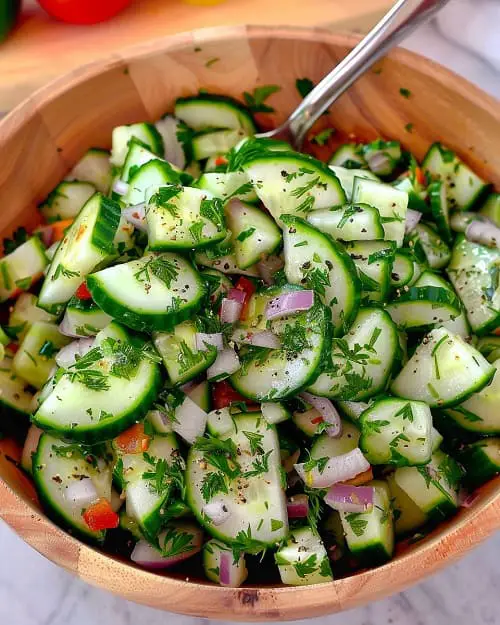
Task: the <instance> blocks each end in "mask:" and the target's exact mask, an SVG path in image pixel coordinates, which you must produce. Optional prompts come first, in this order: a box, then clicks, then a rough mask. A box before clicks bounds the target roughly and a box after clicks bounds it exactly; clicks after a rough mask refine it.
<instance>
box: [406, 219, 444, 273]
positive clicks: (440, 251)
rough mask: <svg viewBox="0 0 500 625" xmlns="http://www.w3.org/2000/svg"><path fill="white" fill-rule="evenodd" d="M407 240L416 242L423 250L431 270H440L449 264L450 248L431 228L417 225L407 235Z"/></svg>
mask: <svg viewBox="0 0 500 625" xmlns="http://www.w3.org/2000/svg"><path fill="white" fill-rule="evenodd" d="M409 240H410V241H413V243H414V244H415V241H418V242H419V243H420V245H421V246H422V249H423V250H424V253H425V257H426V259H427V262H428V263H429V267H431V268H432V269H442V268H443V267H446V265H447V264H448V263H449V262H450V258H451V251H450V248H449V247H448V246H447V245H446V243H445V242H444V241H443V239H442V238H441V235H440V234H438V233H437V232H436V231H435V230H434V228H433V227H432V226H430V225H429V224H424V223H419V224H417V225H416V226H415V228H414V230H413V232H412V233H411V234H410V235H409Z"/></svg>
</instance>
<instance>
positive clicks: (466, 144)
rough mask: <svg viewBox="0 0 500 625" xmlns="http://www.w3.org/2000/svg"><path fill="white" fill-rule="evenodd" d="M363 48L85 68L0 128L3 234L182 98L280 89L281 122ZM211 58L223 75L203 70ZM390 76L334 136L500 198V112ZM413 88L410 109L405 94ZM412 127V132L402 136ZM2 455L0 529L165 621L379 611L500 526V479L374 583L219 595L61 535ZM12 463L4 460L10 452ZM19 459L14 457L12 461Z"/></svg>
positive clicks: (298, 44)
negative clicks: (445, 164)
mask: <svg viewBox="0 0 500 625" xmlns="http://www.w3.org/2000/svg"><path fill="white" fill-rule="evenodd" d="M354 41H355V40H354V39H352V38H349V37H344V36H338V35H332V34H329V33H327V32H324V31H320V30H298V29H293V28H290V29H284V28H277V29H270V28H262V27H243V26H241V27H233V28H222V29H209V30H204V31H197V32H194V33H184V34H180V35H176V36H174V37H171V38H167V39H165V40H162V41H159V42H154V43H150V44H145V45H142V46H141V47H140V48H135V49H133V50H130V51H126V52H123V53H120V54H115V55H114V56H113V57H112V58H110V59H108V60H106V61H102V62H98V63H95V64H92V65H89V66H87V67H84V68H81V69H79V70H77V71H75V72H73V73H72V74H70V75H69V76H67V77H65V78H62V79H59V80H57V81H56V82H55V83H54V84H52V85H50V86H48V87H45V88H43V89H42V90H40V91H39V92H37V93H36V94H35V95H33V96H32V97H31V98H30V99H29V100H27V101H26V102H25V103H24V104H22V105H21V106H19V107H18V108H17V109H16V110H15V111H13V112H12V113H11V114H10V115H9V116H8V117H7V118H6V119H5V120H4V121H3V122H2V123H0V149H1V153H2V155H3V162H4V166H3V167H2V168H0V205H2V206H3V207H4V210H3V211H2V213H1V215H0V230H1V231H2V232H3V233H4V234H7V233H8V232H9V231H10V230H11V229H12V228H13V227H14V226H15V225H17V224H19V223H23V222H26V221H27V220H29V219H31V220H32V221H33V220H34V219H35V217H33V215H34V210H33V209H34V206H35V205H36V203H37V202H39V201H40V200H41V199H42V198H43V196H44V195H46V194H47V192H48V191H50V189H51V188H52V187H53V186H54V185H55V184H56V183H57V181H58V180H59V179H60V178H61V176H62V175H64V173H65V171H66V170H68V169H69V168H70V167H71V165H72V164H73V163H74V162H75V160H76V159H77V158H78V157H79V156H80V155H82V154H83V153H84V152H85V150H86V149H87V148H88V147H90V146H92V145H100V146H103V147H106V146H108V145H109V138H110V135H111V129H112V128H113V126H116V125H118V124H122V123H127V122H132V121H139V120H142V119H144V118H149V119H151V120H153V119H154V118H156V117H158V116H159V115H160V114H162V113H164V112H165V111H167V110H169V109H171V108H172V103H173V101H174V99H175V97H177V96H179V95H185V94H188V93H193V92H195V91H196V90H197V89H199V88H200V87H202V88H207V89H210V90H215V91H219V92H221V93H229V94H231V95H233V96H236V97H238V96H241V92H242V91H243V90H251V89H253V88H254V87H255V86H256V85H259V84H266V83H278V84H280V85H281V86H282V91H281V92H279V93H277V94H275V95H273V96H272V97H273V99H272V100H271V103H272V104H273V105H274V106H275V107H276V109H277V110H279V111H280V112H279V114H278V115H277V116H276V121H279V120H282V119H283V118H284V117H285V115H286V114H287V113H288V112H289V111H290V110H291V109H292V108H293V107H294V106H295V105H296V104H297V103H298V100H299V96H298V94H297V92H296V89H295V80H296V78H302V77H305V76H307V77H309V78H311V79H313V80H318V79H319V78H320V77H322V76H323V75H324V74H325V73H326V72H327V71H328V70H329V69H330V68H331V66H332V64H333V63H334V62H335V61H337V60H338V59H340V58H341V57H342V56H343V55H344V54H345V53H346V52H347V50H348V49H349V48H350V47H351V46H352V45H353V43H354ZM198 48H201V49H202V52H203V51H205V52H206V51H209V52H210V54H212V53H213V50H217V55H218V57H219V58H220V63H216V64H214V65H212V67H211V68H210V70H209V69H207V68H206V67H205V62H204V57H203V56H202V55H201V53H200V52H196V51H195V50H197V49H198ZM379 69H381V70H382V71H381V72H378V71H377V72H376V73H375V72H371V73H369V74H368V75H366V76H365V77H363V78H362V79H361V80H360V81H359V82H358V83H357V84H356V85H355V86H354V87H353V88H352V89H350V90H349V92H348V93H347V94H345V95H344V96H343V97H342V98H341V99H340V100H339V101H338V102H337V103H336V104H335V106H334V107H333V110H332V115H331V116H332V120H333V124H334V125H335V127H336V128H338V129H339V131H342V132H343V133H350V132H352V133H355V134H356V135H357V136H359V137H362V138H365V139H368V138H374V137H376V136H379V135H382V136H383V137H385V138H393V139H398V140H400V141H401V142H402V143H403V145H404V146H405V147H407V148H408V149H411V150H412V151H413V152H415V154H416V155H417V157H419V158H421V157H422V156H423V154H424V152H425V151H426V149H427V147H428V146H429V144H430V143H431V142H432V141H434V140H440V141H443V142H445V143H446V144H448V145H449V146H450V147H451V148H453V149H455V150H456V151H457V152H458V153H459V154H460V155H461V156H462V158H464V160H465V161H466V162H468V163H470V164H471V165H472V166H473V167H474V168H475V169H476V170H477V171H478V173H480V174H481V175H483V176H485V177H486V178H488V179H490V180H492V182H494V183H495V185H496V186H497V188H500V152H499V150H498V142H499V139H500V112H499V107H498V103H497V102H496V101H495V100H493V99H492V98H490V97H489V96H487V95H486V94H484V93H482V92H480V91H479V90H478V89H476V88H475V87H474V86H472V85H471V84H469V83H468V82H466V81H464V80H462V79H460V78H458V77H457V76H455V75H453V74H451V73H450V72H448V71H447V70H445V69H443V68H442V67H440V66H438V65H436V64H434V63H431V62H430V61H427V60H424V59H422V58H420V57H418V56H416V55H414V54H412V53H409V52H405V51H401V50H398V51H395V52H394V53H392V54H391V55H390V57H389V58H387V59H386V60H384V61H383V62H382V63H381V64H380V66H379ZM401 87H405V88H406V89H409V90H410V92H411V96H410V98H409V99H405V98H404V97H402V96H401V95H400V93H399V89H400V88H401ZM410 122H411V123H412V124H413V132H411V133H409V132H408V131H407V130H405V126H406V124H408V123H410ZM8 445H9V443H8V442H7V441H0V476H1V477H2V478H3V480H4V481H1V480H0V516H2V518H3V519H4V520H5V521H6V522H7V523H9V524H10V525H11V526H12V527H13V528H14V529H15V530H16V531H17V532H18V533H19V534H20V535H21V536H22V537H23V538H24V539H25V540H26V541H27V542H28V543H29V544H31V545H32V546H33V547H34V548H35V549H37V550H38V551H40V553H42V554H44V555H46V556H47V557H48V558H50V559H51V560H53V561H54V562H56V563H57V564H60V565H61V566H63V567H65V568H66V569H67V570H69V571H72V572H74V573H76V574H78V575H79V576H80V577H82V578H83V579H85V580H86V581H88V582H89V583H91V584H94V585H96V586H99V587H102V588H106V589H108V590H110V591H111V592H114V593H116V594H119V595H121V596H123V597H126V598H127V599H131V600H134V601H137V602H139V603H144V604H147V605H150V606H153V607H156V608H162V609H165V610H170V611H174V612H181V613H185V614H190V615H197V616H204V617H209V618H218V619H228V620H242V621H254V620H284V619H297V618H304V617H311V616H319V615H321V614H325V613H329V612H335V611H340V610H343V609H347V608H351V607H354V606H356V605H359V604H362V603H365V602H367V601H370V600H372V599H375V598H381V597H383V596H384V595H387V594H389V593H392V592H396V591H398V590H401V589H402V588H404V587H406V586H408V585H409V584H411V583H413V582H415V581H417V580H419V579H421V578H422V577H423V576H426V575H429V574H430V573H433V572H435V571H437V570H438V569H439V568H440V567H442V566H444V565H446V564H448V563H450V562H452V561H453V560H455V559H456V558H458V557H460V556H461V555H463V554H464V553H466V552H467V551H468V550H469V549H471V548H472V547H473V546H474V545H476V544H477V543H478V542H480V541H481V540H483V539H484V538H486V537H487V536H489V535H490V534H491V533H492V532H493V531H494V530H495V529H497V528H498V527H499V525H500V478H499V479H496V480H494V481H492V482H491V483H489V484H487V485H485V486H484V487H483V488H482V489H481V491H480V495H479V499H478V500H477V502H476V503H475V504H474V506H473V507H472V508H470V509H467V510H466V509H462V510H461V511H460V512H459V514H458V515H457V516H456V517H455V518H454V519H452V520H450V521H449V522H448V523H446V524H443V525H441V526H440V527H439V528H437V529H436V531H435V532H434V533H433V534H431V535H430V536H428V537H427V538H426V539H425V540H423V541H421V542H419V543H415V544H413V545H411V546H400V547H399V548H398V555H397V557H396V558H395V559H394V560H393V561H392V562H390V563H389V564H387V565H385V566H383V567H380V568H378V569H374V570H369V571H364V572H359V573H357V574H356V575H354V576H352V577H349V578H346V579H341V580H337V581H335V582H333V583H328V584H323V585H321V586H312V587H304V588H284V587H278V586H277V587H249V588H243V589H229V588H220V587H216V586H213V585H210V584H209V583H208V582H205V581H201V580H196V579H192V580H189V581H187V580H185V579H184V578H179V577H173V576H170V577H169V576H168V575H158V574H153V573H149V572H147V571H143V570H140V569H138V568H136V567H135V566H133V565H132V564H130V563H128V562H124V561H120V560H118V559H115V558H112V557H110V556H108V555H106V554H103V553H100V552H99V551H97V550H94V549H92V548H90V547H88V546H86V545H83V544H82V543H80V542H78V541H77V540H75V539H73V538H72V537H71V536H69V535H68V534H66V533H65V532H63V531H62V530H61V529H59V528H58V527H56V526H54V525H53V524H52V523H51V522H50V521H49V520H48V519H47V518H46V517H45V516H44V515H43V513H42V512H41V511H40V509H39V508H38V506H37V504H36V499H35V498H34V493H33V491H32V489H31V488H30V485H29V482H28V481H27V480H26V478H24V477H23V476H22V474H20V472H19V471H18V469H17V468H16V467H15V465H14V463H13V462H12V460H8V459H6V455H7V456H9V457H10V458H11V459H14V460H15V459H16V452H15V450H13V448H12V446H11V447H7V446H8ZM1 450H3V453H2V452H1ZM17 453H18V452H17Z"/></svg>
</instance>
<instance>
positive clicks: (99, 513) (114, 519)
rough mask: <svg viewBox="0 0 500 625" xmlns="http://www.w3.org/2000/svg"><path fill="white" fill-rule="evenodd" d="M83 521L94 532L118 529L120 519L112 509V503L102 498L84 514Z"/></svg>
mask: <svg viewBox="0 0 500 625" xmlns="http://www.w3.org/2000/svg"><path fill="white" fill-rule="evenodd" d="M82 516H83V520H84V521H85V523H86V524H87V525H88V526H89V528H90V529H91V530H92V531H93V532H99V531H101V530H110V529H114V528H115V527H118V523H119V522H120V517H119V516H118V515H117V514H116V512H115V511H114V510H113V508H112V507H111V503H110V502H109V501H108V500H107V499H105V498H104V497H101V498H100V499H98V500H97V501H96V502H95V503H93V504H91V505H90V506H89V507H88V508H87V509H86V510H85V512H84V513H83V515H82Z"/></svg>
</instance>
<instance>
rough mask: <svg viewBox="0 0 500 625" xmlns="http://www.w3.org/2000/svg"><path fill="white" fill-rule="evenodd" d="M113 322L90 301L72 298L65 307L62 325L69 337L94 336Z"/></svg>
mask: <svg viewBox="0 0 500 625" xmlns="http://www.w3.org/2000/svg"><path fill="white" fill-rule="evenodd" d="M111 321H113V319H112V317H110V316H109V315H107V314H106V313H105V312H104V311H102V310H101V309H100V308H99V306H98V305H97V304H95V303H94V302H93V301H92V300H91V299H86V300H85V299H79V298H78V297H76V296H73V297H72V298H71V299H70V300H69V302H68V305H67V306H66V311H65V313H64V318H63V321H62V325H64V327H65V328H66V329H67V331H68V334H69V335H76V336H82V337H83V336H95V335H96V334H97V333H98V332H100V331H101V330H103V329H104V328H105V327H106V326H107V325H108V324H110V323H111Z"/></svg>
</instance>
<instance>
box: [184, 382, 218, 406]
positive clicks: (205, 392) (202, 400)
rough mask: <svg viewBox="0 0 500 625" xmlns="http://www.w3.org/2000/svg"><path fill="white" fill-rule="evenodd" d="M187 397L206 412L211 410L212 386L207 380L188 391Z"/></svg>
mask: <svg viewBox="0 0 500 625" xmlns="http://www.w3.org/2000/svg"><path fill="white" fill-rule="evenodd" d="M186 395H187V396H188V397H189V399H191V400H192V401H194V403H195V404H196V405H197V406H199V407H200V408H201V409H202V410H204V411H205V412H208V411H209V410H210V406H211V404H212V398H211V396H210V384H209V382H208V381H207V380H203V382H200V383H199V384H196V386H194V387H193V388H190V389H189V390H187V391H186Z"/></svg>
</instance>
